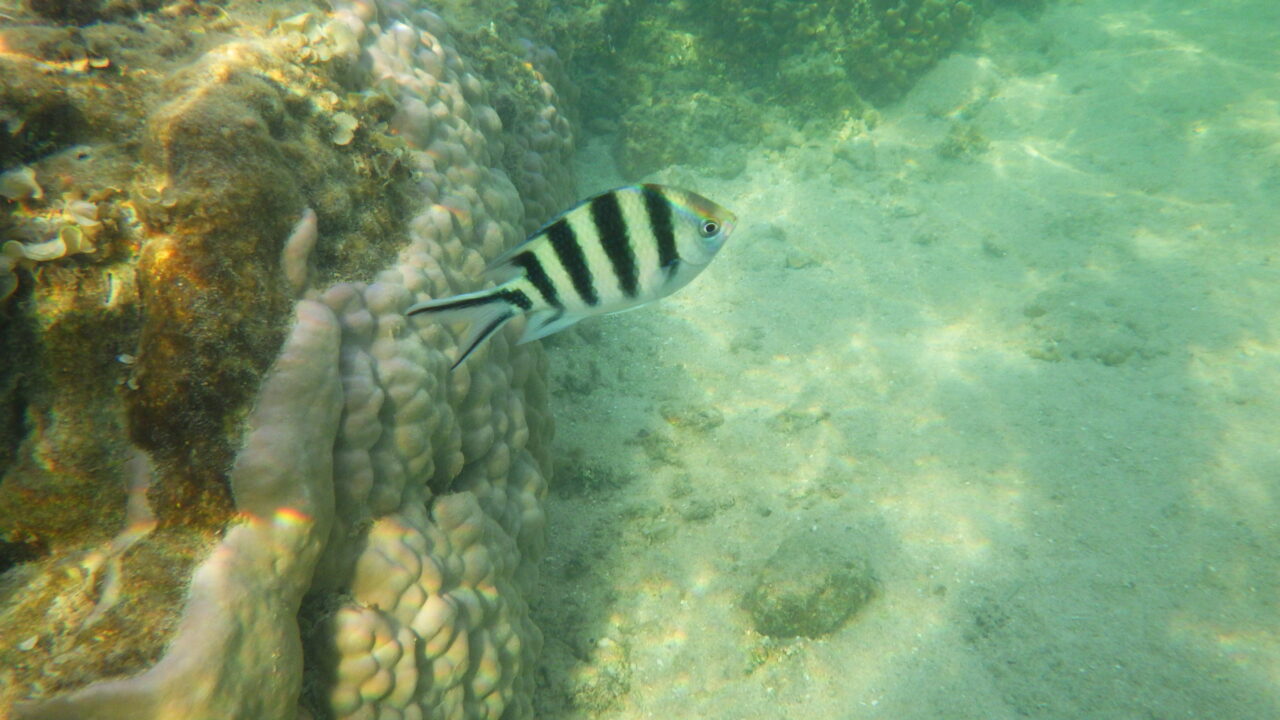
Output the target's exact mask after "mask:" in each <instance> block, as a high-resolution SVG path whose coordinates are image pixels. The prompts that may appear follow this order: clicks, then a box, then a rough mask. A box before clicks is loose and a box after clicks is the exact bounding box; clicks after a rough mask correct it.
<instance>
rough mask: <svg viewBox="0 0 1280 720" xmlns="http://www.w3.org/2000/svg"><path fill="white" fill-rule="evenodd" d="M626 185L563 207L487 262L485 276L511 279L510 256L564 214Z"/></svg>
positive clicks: (542, 234)
mask: <svg viewBox="0 0 1280 720" xmlns="http://www.w3.org/2000/svg"><path fill="white" fill-rule="evenodd" d="M628 187H632V186H630V185H624V186H623V187H617V188H613V189H612V190H606V191H604V192H602V193H596V194H595V195H592V196H591V197H589V198H586V199H585V200H582V201H580V202H577V203H575V204H574V205H573V206H572V207H569V208H567V209H565V210H564V211H563V212H560V213H557V214H556V215H555V216H554V217H552V218H551V219H550V220H548V221H546V222H544V223H542V225H541V226H539V227H538V229H537V230H534V231H533V232H531V233H529V237H527V238H525V239H524V240H521V241H520V242H518V243H516V244H515V245H513V246H512V247H511V248H510V249H508V250H507V251H506V252H504V253H502V254H501V255H499V256H498V257H496V258H494V259H492V260H490V261H489V264H488V265H485V266H484V275H485V277H487V278H491V279H493V280H495V281H506V280H509V279H511V277H513V276H514V275H516V274H518V273H519V269H517V268H515V267H513V266H512V265H511V260H512V258H514V257H515V256H517V255H519V254H520V253H522V252H524V251H525V250H528V249H529V246H530V245H532V244H533V243H535V242H537V241H538V240H541V239H542V238H543V237H544V235H545V233H546V231H547V228H549V227H551V226H552V225H555V224H556V223H558V222H560V220H561V219H562V218H564V216H566V215H568V214H569V213H572V212H573V211H574V210H577V209H578V208H580V207H582V206H583V205H586V204H587V203H589V202H591V201H592V200H595V199H596V198H597V197H599V196H600V195H607V194H608V193H611V192H617V191H619V190H623V189H625V188H628Z"/></svg>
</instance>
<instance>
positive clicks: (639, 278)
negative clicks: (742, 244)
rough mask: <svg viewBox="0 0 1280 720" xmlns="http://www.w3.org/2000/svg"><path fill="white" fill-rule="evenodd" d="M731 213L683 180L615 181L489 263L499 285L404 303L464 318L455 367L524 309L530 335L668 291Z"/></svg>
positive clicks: (703, 257)
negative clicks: (681, 186) (674, 183)
mask: <svg viewBox="0 0 1280 720" xmlns="http://www.w3.org/2000/svg"><path fill="white" fill-rule="evenodd" d="M735 221H736V217H735V216H734V214H733V213H732V212H729V211H728V210H726V209H724V208H722V207H720V206H719V205H717V204H715V203H714V202H712V201H710V200H708V199H706V198H704V197H702V196H701V195H698V194H696V193H691V192H689V191H687V190H678V189H676V188H672V187H666V186H663V185H629V186H627V187H620V188H616V189H614V190H610V191H608V192H604V193H601V194H599V195H595V196H593V197H590V198H587V199H586V200H583V201H582V202H580V203H578V204H577V205H575V206H573V207H572V208H569V209H568V210H566V211H565V212H563V213H561V214H560V215H559V216H557V217H555V218H554V219H552V220H551V221H550V222H548V223H547V224H546V225H544V226H542V227H541V228H540V229H539V230H538V231H537V232H535V233H533V234H532V235H530V236H529V237H528V239H526V240H525V241H524V242H523V243H521V244H519V245H517V246H515V247H514V248H512V249H511V250H508V251H507V252H505V253H503V254H502V256H500V257H498V258H497V259H495V260H494V261H493V262H492V263H490V264H489V267H488V268H486V272H487V273H491V274H492V275H493V276H494V277H495V278H497V279H498V280H499V284H498V285H497V286H496V287H493V288H490V289H487V290H478V291H476V292H470V293H464V294H462V295H454V296H452V297H447V298H441V299H439V300H429V301H427V302H422V303H418V304H417V305H414V306H412V307H410V308H409V309H408V311H407V313H408V314H409V315H430V316H432V317H433V318H434V319H436V320H438V321H440V322H466V323H469V324H470V330H469V332H468V333H467V336H466V337H465V338H464V339H463V341H462V343H461V345H460V346H459V347H460V348H462V351H461V353H460V354H459V355H458V359H457V360H456V361H455V362H454V363H453V368H456V367H458V366H459V365H461V364H462V361H463V360H466V359H467V356H468V355H470V354H471V353H472V352H474V351H475V349H476V348H477V347H479V346H480V344H481V343H483V342H484V341H485V340H486V339H488V338H489V336H491V335H493V334H494V333H495V332H497V331H498V329H499V328H501V327H502V326H503V325H504V324H506V323H507V321H509V320H511V319H512V318H514V317H516V316H517V315H522V314H523V315H525V316H527V317H528V319H529V322H528V324H527V325H525V329H524V335H523V336H521V338H520V342H522V343H526V342H529V341H530V340H537V339H538V338H544V337H546V336H548V335H550V334H552V333H555V332H559V331H561V330H564V329H565V328H567V327H569V326H570V325H573V324H574V323H576V322H578V321H579V320H581V319H583V318H585V317H590V316H592V315H607V314H609V313H616V312H622V311H623V310H630V309H632V308H635V307H639V306H641V305H645V304H647V303H651V302H653V301H654V300H657V299H658V298H662V297H665V296H667V295H670V294H671V293H673V292H675V291H676V290H679V289H680V288H682V287H684V286H685V285H687V284H689V281H690V280H692V279H693V278H694V277H695V276H697V274H698V273H700V272H702V269H703V268H705V267H706V266H707V264H708V263H709V262H711V259H712V258H713V257H715V255H716V252H717V251H719V250H720V247H721V246H722V245H724V241H725V240H726V239H728V237H729V233H731V232H733V226H734V222H735ZM453 368H450V369H453Z"/></svg>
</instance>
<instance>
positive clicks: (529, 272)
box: [511, 252, 564, 308]
mask: <svg viewBox="0 0 1280 720" xmlns="http://www.w3.org/2000/svg"><path fill="white" fill-rule="evenodd" d="M511 264H512V265H515V266H516V267H519V268H524V275H525V277H527V278H529V282H531V283H533V287H534V289H536V290H537V291H538V293H539V294H540V295H542V299H543V301H544V302H546V303H547V304H548V305H550V306H551V307H554V308H562V307H564V305H563V304H562V303H561V302H560V293H558V292H556V286H555V284H554V283H552V282H551V278H550V277H548V276H547V271H546V269H545V268H543V267H542V262H541V261H539V260H538V256H537V255H534V254H533V253H532V252H522V253H520V254H519V255H516V256H515V257H513V258H511Z"/></svg>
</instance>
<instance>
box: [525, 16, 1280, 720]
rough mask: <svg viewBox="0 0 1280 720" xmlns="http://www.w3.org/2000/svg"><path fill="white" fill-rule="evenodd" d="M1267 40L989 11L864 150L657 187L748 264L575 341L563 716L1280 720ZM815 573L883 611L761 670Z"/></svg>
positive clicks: (556, 351) (775, 652) (1259, 19)
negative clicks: (844, 569)
mask: <svg viewBox="0 0 1280 720" xmlns="http://www.w3.org/2000/svg"><path fill="white" fill-rule="evenodd" d="M1278 19H1280V18H1278V16H1277V15H1276V8H1275V7H1274V6H1273V5H1272V4H1269V3H1261V2H1252V3H1250V2H1244V3H1231V4H1228V5H1222V4H1213V5H1208V4H1198V3H1187V2H1182V3H1175V2H1163V3H1155V2H1124V3H1115V2H1073V3H1050V4H1048V6H1047V7H1046V8H1044V10H1043V12H1038V13H1034V12H1033V13H1020V12H1015V11H1013V10H1003V11H999V12H996V13H995V14H994V15H993V16H992V17H990V18H989V19H987V20H986V21H985V23H984V24H983V25H982V27H981V28H980V29H979V30H978V31H977V32H976V34H975V36H974V37H973V38H971V39H969V40H966V41H965V42H964V43H962V44H961V45H960V47H958V48H957V49H956V50H955V51H954V52H953V53H951V54H949V55H948V57H946V58H945V59H943V60H942V61H941V62H940V64H939V65H938V66H936V67H934V68H933V69H931V70H930V71H929V72H928V73H927V74H925V75H924V77H923V78H922V79H921V80H920V82H919V83H918V84H916V85H915V86H914V87H913V89H912V90H911V91H909V92H908V93H907V94H906V95H905V97H903V98H902V99H900V100H898V101H896V102H893V103H890V104H887V105H884V106H882V107H881V112H882V118H881V119H880V122H879V123H878V124H876V125H874V126H873V127H871V128H866V127H864V126H861V125H859V124H858V123H851V124H848V125H845V126H843V127H837V128H835V129H834V130H819V129H817V128H814V127H810V128H805V127H803V126H797V125H792V126H790V127H793V128H794V129H792V130H779V131H778V132H779V134H782V135H783V136H784V137H783V139H782V140H776V141H775V140H771V141H769V142H766V143H765V144H763V145H759V144H757V145H753V146H748V147H744V148H740V149H741V151H742V153H743V154H744V155H745V156H746V158H747V160H746V164H745V167H744V169H743V170H742V172H741V173H740V174H738V175H735V176H733V177H730V178H728V179H725V178H724V177H723V173H722V172H720V171H719V169H718V168H714V167H712V168H709V169H708V168H705V167H677V168H671V169H667V170H662V171H659V172H658V173H657V177H659V178H661V179H663V180H665V181H674V182H679V183H685V184H689V185H691V186H693V187H698V188H699V189H700V191H702V192H705V193H707V194H708V195H709V196H711V197H714V198H716V199H717V200H718V201H719V202H722V203H724V204H725V205H727V206H728V207H730V208H733V209H734V210H736V211H737V212H738V214H739V217H740V218H741V228H740V230H739V231H738V234H737V235H736V236H735V237H734V239H733V240H732V241H731V242H730V244H729V245H728V246H727V247H726V249H725V250H724V252H723V254H722V256H721V257H720V258H719V259H718V260H717V262H716V264H715V265H714V266H713V267H712V268H710V269H709V270H708V271H707V273H706V275H705V276H704V277H703V278H701V279H700V280H699V282H698V283H695V284H694V285H693V286H691V287H690V288H689V289H688V290H686V291H685V292H684V294H682V295H680V296H678V297H676V298H673V299H672V300H671V303H670V304H667V305H664V306H661V307H659V308H655V309H654V310H652V311H650V312H648V313H647V314H639V313H636V314H629V315H626V316H622V317H619V318H616V319H610V320H609V321H606V322H602V323H600V324H599V325H598V326H597V329H591V330H590V333H591V334H590V335H585V334H584V335H583V336H581V337H575V336H573V335H570V336H568V337H565V338H563V339H554V340H552V341H550V345H551V351H550V352H551V356H552V377H553V379H554V380H555V384H554V385H553V387H554V388H555V392H554V393H553V408H554V410H555V414H556V417H557V419H558V423H559V425H558V427H559V430H558V435H557V439H556V448H557V452H556V455H557V457H558V458H560V459H561V464H560V465H559V468H560V469H559V471H558V472H559V474H558V481H557V487H556V488H554V489H553V491H552V495H551V499H550V501H549V507H550V518H551V520H550V526H551V527H552V528H554V529H555V530H553V532H552V534H551V536H550V540H549V545H548V556H549V557H548V559H547V560H546V561H545V563H544V566H545V569H546V572H545V573H544V576H545V577H544V580H543V585H542V586H541V590H540V592H539V594H538V599H537V600H535V602H534V606H535V610H536V613H535V615H536V617H538V619H539V621H540V622H541V623H542V624H543V626H544V627H550V628H552V630H551V632H549V633H548V635H549V640H548V646H547V650H546V653H547V654H548V655H549V656H550V657H552V658H558V663H553V664H552V665H551V667H552V668H555V669H556V672H555V673H554V674H553V677H554V678H556V679H555V681H554V683H553V686H552V687H551V688H549V689H543V691H542V693H543V694H542V695H541V696H540V697H541V699H542V701H543V702H544V703H545V705H544V707H546V708H548V713H549V716H551V717H605V718H633V717H634V718H641V717H665V716H675V715H679V716H685V717H708V718H792V717H825V718H864V717H865V718H872V717H893V718H926V717H927V718H969V717H972V718H979V717H980V718H1002V717H1010V718H1012V717H1035V718H1083V717H1089V718H1136V717H1162V718H1175V717H1185V718H1206V717H1239V718H1269V717H1274V716H1276V715H1277V714H1280V695H1278V694H1277V690H1276V687H1277V684H1276V681H1277V678H1278V673H1280V646H1278V645H1277V636H1276V634H1275V628H1276V627H1277V620H1278V619H1280V618H1277V615H1276V608H1275V605H1274V603H1273V602H1272V601H1271V598H1272V597H1274V595H1275V593H1276V590H1277V581H1278V580H1280V574H1278V572H1277V571H1278V568H1277V565H1276V562H1275V560H1274V558H1273V556H1274V553H1271V552H1270V551H1269V550H1268V548H1271V547H1273V546H1274V545H1275V544H1276V540H1277V529H1278V528H1277V524H1276V520H1275V510H1276V505H1275V503H1276V493H1277V485H1276V468H1277V467H1280V465H1278V463H1280V456H1277V451H1276V449H1275V443H1274V441H1273V438H1274V436H1275V434H1276V429H1277V420H1278V417H1277V411H1276V407H1277V405H1276V399H1277V391H1278V390H1280V383H1278V382H1277V381H1278V376H1277V372H1276V368H1278V367H1280V365H1278V364H1277V362H1276V360H1277V357H1276V354H1277V326H1276V321H1275V318H1276V313H1275V309H1276V308H1277V307H1280V291H1277V287H1278V285H1277V282H1276V280H1277V270H1276V266H1275V257H1276V256H1275V253H1276V247H1277V244H1276V243H1277V239H1280V236H1277V231H1276V227H1277V226H1278V225H1277V220H1278V219H1280V217H1278V215H1277V210H1276V207H1277V206H1276V204H1275V198H1276V197H1277V193H1278V192H1280V115H1278V114H1277V107H1278V106H1277V98H1276V89H1277V88H1278V87H1280V75H1278V74H1277V73H1278V71H1280V65H1278V61H1280V55H1277V51H1276V48H1277V44H1276V39H1277V29H1276V28H1277V27H1280V25H1277V20H1278ZM783 113H784V111H783V110H779V111H778V114H779V116H782V115H783ZM780 122H783V123H787V122H794V121H791V120H781V121H780ZM615 143H616V140H615V139H613V138H611V137H609V136H607V135H604V136H600V137H598V138H594V139H593V144H588V146H587V152H585V153H581V152H580V154H579V162H580V172H579V178H580V180H579V184H580V187H581V189H582V190H583V191H588V190H591V189H593V188H597V187H603V186H607V185H609V184H611V183H614V182H617V181H619V180H621V179H623V176H620V175H618V174H615V173H616V172H617V171H616V170H613V169H611V166H610V163H609V157H610V155H609V153H608V149H609V148H610V147H613V146H614V144H615ZM733 153H734V150H733V149H730V150H725V151H724V153H723V154H724V155H725V156H730V155H732V154H733ZM583 332H584V333H586V332H588V331H587V329H585V328H584V331H583ZM638 356H639V357H641V358H643V359H639V358H638ZM707 418H712V420H710V421H708V420H707ZM805 538H812V544H813V549H814V553H819V552H821V551H822V548H823V547H825V546H828V545H830V544H833V543H834V544H836V545H838V546H842V547H844V548H846V549H847V550H848V554H849V555H850V556H853V557H856V558H860V559H862V560H863V561H865V562H866V563H867V564H868V565H869V567H870V569H871V571H872V572H873V573H874V575H875V578H876V582H877V583H878V589H877V592H876V595H875V596H874V597H873V599H872V600H871V601H870V602H868V603H867V604H866V605H865V606H862V607H860V608H859V609H857V611H856V613H855V614H853V615H852V617H851V618H850V619H848V620H847V621H846V622H845V623H844V624H843V625H841V627H840V629H838V630H836V631H834V632H831V633H829V634H824V635H821V636H820V637H817V638H812V639H810V638H804V637H800V638H772V637H768V636H765V635H762V634H759V633H758V632H757V631H758V630H759V629H760V628H759V625H758V622H757V621H756V620H755V616H753V614H752V611H751V606H752V600H751V597H752V594H753V593H757V592H759V589H758V583H761V582H770V581H773V582H776V581H777V568H776V565H777V563H778V562H786V561H785V560H779V559H777V558H775V551H778V548H779V546H780V545H783V544H785V543H791V545H792V546H794V544H795V543H797V542H798V543H801V544H803V543H804V541H805ZM837 564H838V563H837ZM804 572H810V573H819V574H820V573H821V572H822V571H821V570H820V569H818V570H815V569H812V568H808V569H805V570H804ZM810 581H812V578H810ZM796 582H797V583H800V584H803V583H802V581H801V580H797V581H796ZM812 583H813V584H812V585H811V586H808V587H807V590H808V591H809V592H813V593H815V594H816V593H817V592H818V591H819V590H820V589H821V588H822V587H824V586H823V585H822V583H821V582H819V581H812ZM566 708H568V709H566ZM575 708H576V709H575Z"/></svg>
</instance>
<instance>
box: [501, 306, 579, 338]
mask: <svg viewBox="0 0 1280 720" xmlns="http://www.w3.org/2000/svg"><path fill="white" fill-rule="evenodd" d="M583 317H585V316H583V315H572V314H568V313H565V312H564V311H563V310H559V311H556V312H541V313H534V314H532V315H530V316H529V324H528V325H525V326H524V335H521V336H520V340H519V342H517V343H516V344H517V345H523V344H524V343H527V342H532V341H534V340H541V339H542V338H544V337H546V336H548V335H552V334H554V333H558V332H560V331H561V330H564V329H565V328H567V327H570V326H572V325H573V324H574V323H576V322H578V321H579V320H581V319H582V318H583Z"/></svg>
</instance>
